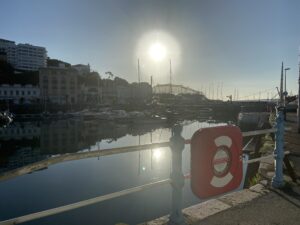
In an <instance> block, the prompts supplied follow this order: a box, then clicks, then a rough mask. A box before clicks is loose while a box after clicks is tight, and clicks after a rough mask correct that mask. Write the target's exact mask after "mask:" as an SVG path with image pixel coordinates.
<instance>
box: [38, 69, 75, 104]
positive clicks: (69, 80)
mask: <svg viewBox="0 0 300 225" xmlns="http://www.w3.org/2000/svg"><path fill="white" fill-rule="evenodd" d="M39 82H40V92H41V101H45V102H50V103H55V104H60V105H64V104H77V103H78V94H79V93H78V89H79V88H78V72H77V71H76V70H75V69H72V68H66V67H47V68H40V70H39Z"/></svg>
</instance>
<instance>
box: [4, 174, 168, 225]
mask: <svg viewBox="0 0 300 225" xmlns="http://www.w3.org/2000/svg"><path fill="white" fill-rule="evenodd" d="M169 183H171V179H165V180H160V181H157V182H152V183H149V184H144V185H141V186H138V187H133V188H129V189H126V190H122V191H118V192H114V193H110V194H107V195H102V196H98V197H95V198H90V199H87V200H83V201H79V202H76V203H72V204H69V205H64V206H60V207H56V208H52V209H47V210H44V211H41V212H37V213H31V214H28V215H25V216H20V217H16V218H13V219H9V220H5V221H0V225H14V224H19V223H24V222H28V221H31V220H36V219H39V218H43V217H47V216H51V215H55V214H59V213H62V212H66V211H70V210H73V209H77V208H81V207H84V206H88V205H92V204H95V203H99V202H103V201H105V200H109V199H113V198H117V197H121V196H124V195H128V194H132V193H135V192H140V191H144V190H147V189H149V188H152V187H156V186H160V185H164V184H169Z"/></svg>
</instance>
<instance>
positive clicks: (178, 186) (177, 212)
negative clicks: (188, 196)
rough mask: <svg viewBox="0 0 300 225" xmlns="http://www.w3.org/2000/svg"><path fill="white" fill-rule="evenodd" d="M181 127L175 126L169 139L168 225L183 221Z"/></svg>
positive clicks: (175, 224)
mask: <svg viewBox="0 0 300 225" xmlns="http://www.w3.org/2000/svg"><path fill="white" fill-rule="evenodd" d="M181 132H182V126H181V125H175V126H174V127H173V128H172V137H171V138H170V144H171V146H170V147H171V151H172V172H171V180H172V211H171V214H170V217H169V222H168V224H169V225H183V224H185V220H184V217H183V214H182V189H183V186H184V176H183V173H182V151H183V149H184V138H183V137H182V136H181Z"/></svg>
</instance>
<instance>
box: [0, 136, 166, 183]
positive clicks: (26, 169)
mask: <svg viewBox="0 0 300 225" xmlns="http://www.w3.org/2000/svg"><path fill="white" fill-rule="evenodd" d="M169 146H170V142H161V143H153V144H146V145H135V146H127V147H120V148H111V149H102V150H95V151H89V152H79V153H67V154H64V155H60V156H55V157H51V158H48V159H44V160H42V161H39V162H35V163H32V164H30V165H27V166H23V167H21V168H17V169H14V170H11V171H8V172H4V173H1V174H0V181H3V180H7V179H11V178H14V177H17V176H21V175H25V174H28V173H31V172H34V171H37V170H41V169H44V168H47V167H48V166H51V165H54V164H57V163H61V162H66V161H73V160H79V159H86V158H93V157H100V156H108V155H114V154H120V153H129V152H137V151H141V150H148V149H155V148H162V147H169Z"/></svg>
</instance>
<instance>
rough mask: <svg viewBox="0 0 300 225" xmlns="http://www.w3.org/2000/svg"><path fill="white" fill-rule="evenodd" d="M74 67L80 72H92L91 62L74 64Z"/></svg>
mask: <svg viewBox="0 0 300 225" xmlns="http://www.w3.org/2000/svg"><path fill="white" fill-rule="evenodd" d="M72 68H74V69H75V70H77V71H78V73H79V74H81V75H82V74H89V73H90V72H91V68H90V64H88V65H83V64H77V65H72Z"/></svg>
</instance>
